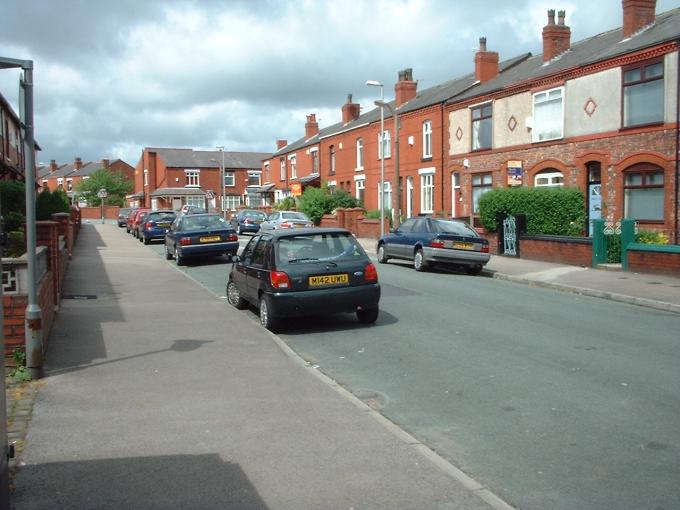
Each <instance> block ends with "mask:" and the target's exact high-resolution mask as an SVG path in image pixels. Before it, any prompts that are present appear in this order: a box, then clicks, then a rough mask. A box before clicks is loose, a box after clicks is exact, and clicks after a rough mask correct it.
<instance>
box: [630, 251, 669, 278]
mask: <svg viewBox="0 0 680 510" xmlns="http://www.w3.org/2000/svg"><path fill="white" fill-rule="evenodd" d="M628 271H632V272H635V273H659V274H668V275H671V276H680V251H679V252H658V251H648V250H644V251H643V250H636V249H635V248H629V249H628Z"/></svg>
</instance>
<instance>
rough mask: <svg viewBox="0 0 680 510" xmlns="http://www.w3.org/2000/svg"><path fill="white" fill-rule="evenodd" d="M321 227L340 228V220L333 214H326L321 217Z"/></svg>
mask: <svg viewBox="0 0 680 510" xmlns="http://www.w3.org/2000/svg"><path fill="white" fill-rule="evenodd" d="M319 226H320V227H327V228H330V227H337V226H338V218H337V217H336V216H334V215H332V214H324V215H323V216H322V217H321V223H319Z"/></svg>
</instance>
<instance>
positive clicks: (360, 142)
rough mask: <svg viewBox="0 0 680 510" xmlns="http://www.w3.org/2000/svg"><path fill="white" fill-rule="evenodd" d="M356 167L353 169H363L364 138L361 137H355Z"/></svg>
mask: <svg viewBox="0 0 680 510" xmlns="http://www.w3.org/2000/svg"><path fill="white" fill-rule="evenodd" d="M356 147H357V167H356V168H355V169H354V170H355V171H359V170H363V169H364V139H363V138H357V143H356Z"/></svg>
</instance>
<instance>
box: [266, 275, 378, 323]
mask: <svg viewBox="0 0 680 510" xmlns="http://www.w3.org/2000/svg"><path fill="white" fill-rule="evenodd" d="M326 290H328V291H331V292H326ZM269 296H270V299H271V306H272V313H273V314H274V315H276V316H277V317H299V316H304V315H316V314H329V313H341V312H347V313H351V312H356V311H357V310H358V309H370V308H377V307H378V303H379V302H380V284H379V283H374V284H369V285H359V286H356V287H345V288H337V287H336V288H333V289H324V290H307V291H300V292H277V293H272V294H270V295H269Z"/></svg>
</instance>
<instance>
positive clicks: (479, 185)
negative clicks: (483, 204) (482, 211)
mask: <svg viewBox="0 0 680 510" xmlns="http://www.w3.org/2000/svg"><path fill="white" fill-rule="evenodd" d="M492 185H493V180H492V177H491V174H490V173H487V174H474V175H473V176H472V210H473V212H475V213H478V212H479V198H480V197H481V196H482V195H483V194H484V193H486V192H487V191H491V187H492Z"/></svg>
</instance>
